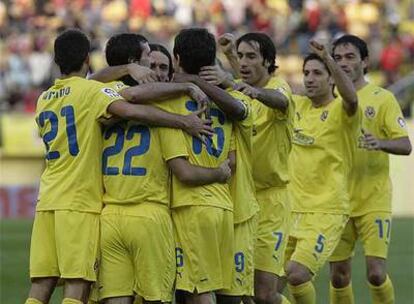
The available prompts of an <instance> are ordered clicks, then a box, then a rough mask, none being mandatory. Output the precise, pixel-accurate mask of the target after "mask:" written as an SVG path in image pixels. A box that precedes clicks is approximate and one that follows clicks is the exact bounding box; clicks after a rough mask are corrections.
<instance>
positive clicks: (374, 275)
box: [367, 257, 387, 286]
mask: <svg viewBox="0 0 414 304" xmlns="http://www.w3.org/2000/svg"><path fill="white" fill-rule="evenodd" d="M367 277H368V281H369V282H370V283H371V284H372V285H374V286H380V285H382V284H383V283H384V282H385V280H386V278H387V271H386V264H385V260H384V259H381V258H376V257H367Z"/></svg>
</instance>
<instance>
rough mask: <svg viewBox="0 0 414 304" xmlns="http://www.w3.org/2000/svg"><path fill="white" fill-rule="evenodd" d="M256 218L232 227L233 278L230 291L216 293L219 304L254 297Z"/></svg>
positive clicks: (236, 303) (235, 303)
mask: <svg viewBox="0 0 414 304" xmlns="http://www.w3.org/2000/svg"><path fill="white" fill-rule="evenodd" d="M257 217H258V215H255V216H253V217H251V218H250V219H248V220H246V221H244V222H242V223H237V224H235V225H234V256H233V278H232V283H231V287H230V289H224V290H219V291H217V292H216V300H217V303H219V304H239V303H240V302H241V300H242V297H243V296H245V297H248V296H249V297H252V296H253V295H254V246H255V240H256V231H257Z"/></svg>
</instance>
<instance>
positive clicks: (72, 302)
mask: <svg viewBox="0 0 414 304" xmlns="http://www.w3.org/2000/svg"><path fill="white" fill-rule="evenodd" d="M62 304H83V302H82V301H79V300H76V299H71V298H64V299H63V301H62Z"/></svg>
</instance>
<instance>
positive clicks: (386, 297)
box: [368, 275, 395, 304]
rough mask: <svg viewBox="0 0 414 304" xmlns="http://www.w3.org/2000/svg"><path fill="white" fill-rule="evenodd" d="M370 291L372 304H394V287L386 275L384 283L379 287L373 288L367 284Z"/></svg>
mask: <svg viewBox="0 0 414 304" xmlns="http://www.w3.org/2000/svg"><path fill="white" fill-rule="evenodd" d="M368 285H369V289H370V291H371V298H372V303H373V304H394V303H395V299H394V286H392V282H391V279H390V277H389V276H388V275H387V278H386V279H385V282H384V283H383V284H382V285H380V286H374V285H372V284H371V283H369V282H368Z"/></svg>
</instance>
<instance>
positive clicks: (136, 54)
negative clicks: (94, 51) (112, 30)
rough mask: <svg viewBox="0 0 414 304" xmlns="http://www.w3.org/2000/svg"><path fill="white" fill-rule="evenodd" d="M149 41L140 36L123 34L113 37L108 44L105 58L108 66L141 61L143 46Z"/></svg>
mask: <svg viewBox="0 0 414 304" xmlns="http://www.w3.org/2000/svg"><path fill="white" fill-rule="evenodd" d="M147 42H148V40H147V39H146V38H145V37H144V36H142V35H139V34H134V33H122V34H117V35H114V36H112V37H111V38H110V39H109V40H108V42H107V43H106V48H105V56H106V61H107V62H108V65H110V66H115V65H122V64H128V63H131V62H133V61H139V60H140V59H141V56H142V46H141V44H143V43H147Z"/></svg>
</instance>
